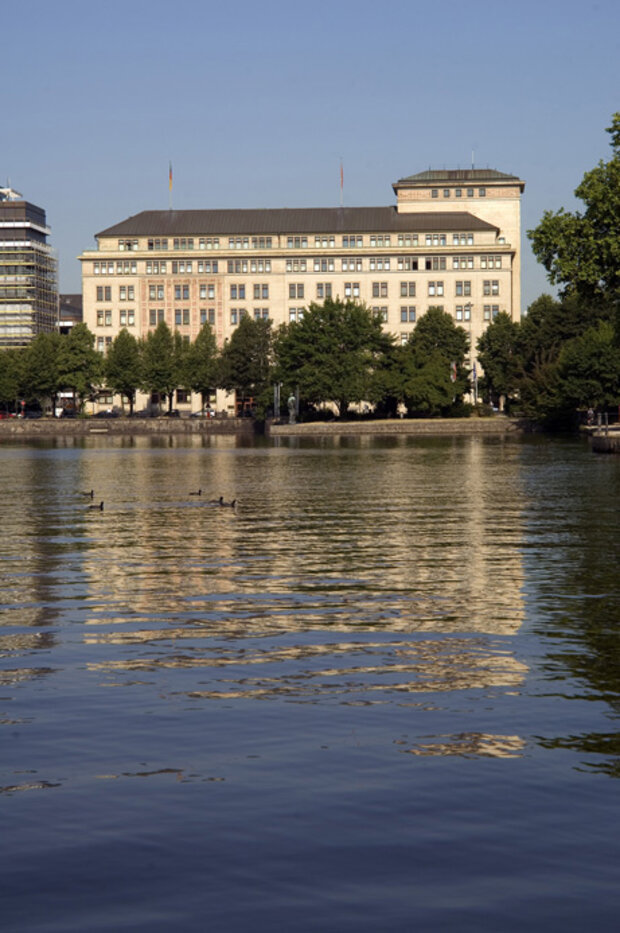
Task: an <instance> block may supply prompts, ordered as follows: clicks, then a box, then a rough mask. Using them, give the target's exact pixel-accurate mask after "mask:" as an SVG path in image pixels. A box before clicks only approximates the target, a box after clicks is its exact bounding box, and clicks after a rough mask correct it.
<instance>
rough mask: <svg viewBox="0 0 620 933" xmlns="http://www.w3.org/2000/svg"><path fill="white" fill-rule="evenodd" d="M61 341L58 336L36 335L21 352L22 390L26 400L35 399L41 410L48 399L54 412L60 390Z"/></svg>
mask: <svg viewBox="0 0 620 933" xmlns="http://www.w3.org/2000/svg"><path fill="white" fill-rule="evenodd" d="M62 341H63V338H62V337H61V336H60V334H56V333H52V334H47V333H42V334H37V336H36V337H35V338H34V339H33V340H32V341H31V342H30V343H29V344H28V346H27V347H26V348H25V349H24V351H23V378H24V388H25V391H26V395H27V397H28V399H36V400H37V401H38V402H39V404H40V406H41V408H43V407H44V405H45V401H46V400H47V399H48V398H49V399H51V402H52V410H54V411H55V409H56V396H57V394H58V391H59V389H60V384H59V378H60V372H59V360H60V351H61V346H62Z"/></svg>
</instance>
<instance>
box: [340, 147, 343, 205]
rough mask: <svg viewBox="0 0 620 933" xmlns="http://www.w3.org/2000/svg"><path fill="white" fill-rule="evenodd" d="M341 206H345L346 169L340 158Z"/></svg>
mask: <svg viewBox="0 0 620 933" xmlns="http://www.w3.org/2000/svg"><path fill="white" fill-rule="evenodd" d="M340 207H344V169H343V166H342V159H340Z"/></svg>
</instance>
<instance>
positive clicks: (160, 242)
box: [147, 237, 168, 249]
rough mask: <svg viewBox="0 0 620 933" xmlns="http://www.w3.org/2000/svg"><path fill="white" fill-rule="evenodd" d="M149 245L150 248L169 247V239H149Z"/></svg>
mask: <svg viewBox="0 0 620 933" xmlns="http://www.w3.org/2000/svg"><path fill="white" fill-rule="evenodd" d="M147 246H148V248H149V249H168V240H167V238H166V237H163V239H159V238H158V239H154V240H149V241H148V243H147Z"/></svg>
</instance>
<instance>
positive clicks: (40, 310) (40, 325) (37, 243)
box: [0, 187, 58, 347]
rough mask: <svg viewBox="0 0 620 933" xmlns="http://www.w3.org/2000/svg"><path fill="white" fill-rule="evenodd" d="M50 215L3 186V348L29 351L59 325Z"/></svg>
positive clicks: (0, 229) (0, 252)
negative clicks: (35, 340) (39, 337)
mask: <svg viewBox="0 0 620 933" xmlns="http://www.w3.org/2000/svg"><path fill="white" fill-rule="evenodd" d="M49 232H50V231H49V228H48V227H47V224H46V220H45V211H44V210H42V208H40V207H36V206H35V205H34V204H30V202H29V201H25V200H24V199H23V198H22V196H21V194H19V192H18V191H14V190H13V189H12V188H8V187H7V188H0V347H23V346H26V345H27V344H28V343H30V341H31V340H32V338H33V337H36V335H37V334H40V333H43V332H51V331H53V330H55V329H56V327H57V323H58V287H57V262H56V258H55V255H54V252H53V250H52V248H51V247H50V246H49V245H48V243H47V237H48V235H49Z"/></svg>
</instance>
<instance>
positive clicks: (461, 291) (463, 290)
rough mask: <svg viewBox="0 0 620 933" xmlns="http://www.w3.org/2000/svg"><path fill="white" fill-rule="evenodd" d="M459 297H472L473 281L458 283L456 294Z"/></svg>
mask: <svg viewBox="0 0 620 933" xmlns="http://www.w3.org/2000/svg"><path fill="white" fill-rule="evenodd" d="M455 294H456V295H457V297H459V296H462V295H465V296H466V297H467V296H468V295H471V281H469V280H467V281H464V282H456V292H455Z"/></svg>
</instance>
